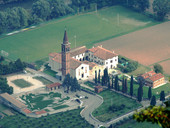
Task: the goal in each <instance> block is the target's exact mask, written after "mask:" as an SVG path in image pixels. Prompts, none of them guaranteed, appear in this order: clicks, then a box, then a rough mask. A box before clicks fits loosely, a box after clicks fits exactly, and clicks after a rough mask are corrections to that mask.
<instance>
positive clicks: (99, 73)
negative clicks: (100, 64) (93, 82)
mask: <svg viewBox="0 0 170 128" xmlns="http://www.w3.org/2000/svg"><path fill="white" fill-rule="evenodd" d="M98 83H100V69H99V73H98Z"/></svg>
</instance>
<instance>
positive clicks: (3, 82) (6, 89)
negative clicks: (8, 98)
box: [0, 77, 13, 94]
mask: <svg viewBox="0 0 170 128" xmlns="http://www.w3.org/2000/svg"><path fill="white" fill-rule="evenodd" d="M0 91H1V92H2V93H8V94H12V93H13V87H11V86H9V85H8V83H7V79H6V78H2V77H0Z"/></svg>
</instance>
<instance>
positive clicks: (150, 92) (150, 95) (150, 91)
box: [148, 87, 152, 100]
mask: <svg viewBox="0 0 170 128" xmlns="http://www.w3.org/2000/svg"><path fill="white" fill-rule="evenodd" d="M151 97H152V88H151V87H149V90H148V99H149V100H150V99H151Z"/></svg>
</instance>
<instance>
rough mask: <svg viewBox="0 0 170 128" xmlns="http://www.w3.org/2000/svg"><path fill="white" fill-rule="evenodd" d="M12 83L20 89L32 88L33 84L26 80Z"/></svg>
mask: <svg viewBox="0 0 170 128" xmlns="http://www.w3.org/2000/svg"><path fill="white" fill-rule="evenodd" d="M12 83H14V84H15V85H16V86H18V87H20V88H27V87H30V86H32V84H31V83H30V82H28V81H25V80H24V79H17V80H14V81H12Z"/></svg>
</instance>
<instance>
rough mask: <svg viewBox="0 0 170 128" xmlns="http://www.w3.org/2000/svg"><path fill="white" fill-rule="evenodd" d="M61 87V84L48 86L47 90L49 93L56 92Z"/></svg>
mask: <svg viewBox="0 0 170 128" xmlns="http://www.w3.org/2000/svg"><path fill="white" fill-rule="evenodd" d="M60 86H61V84H60V83H53V84H49V85H46V90H47V91H52V90H56V89H57V88H58V89H59V88H60Z"/></svg>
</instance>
